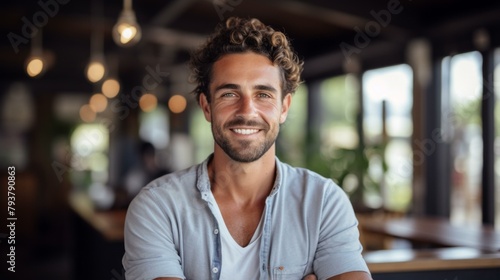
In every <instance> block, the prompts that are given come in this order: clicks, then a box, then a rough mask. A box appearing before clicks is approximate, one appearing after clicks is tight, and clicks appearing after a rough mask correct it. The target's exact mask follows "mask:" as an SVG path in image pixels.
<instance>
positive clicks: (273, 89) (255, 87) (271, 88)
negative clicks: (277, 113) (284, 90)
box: [254, 85, 278, 93]
mask: <svg viewBox="0 0 500 280" xmlns="http://www.w3.org/2000/svg"><path fill="white" fill-rule="evenodd" d="M254 89H258V90H266V91H270V92H272V93H277V92H278V90H277V89H275V88H274V87H272V86H268V85H256V86H254Z"/></svg>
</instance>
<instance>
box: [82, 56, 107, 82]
mask: <svg viewBox="0 0 500 280" xmlns="http://www.w3.org/2000/svg"><path fill="white" fill-rule="evenodd" d="M86 73H87V79H89V81H91V82H92V83H97V82H99V81H100V80H102V78H103V77H104V75H105V74H106V66H105V63H104V57H102V56H100V55H93V56H92V58H91V59H90V62H89V64H88V65H87V70H86Z"/></svg>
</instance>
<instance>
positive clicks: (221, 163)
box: [208, 148, 276, 207]
mask: <svg viewBox="0 0 500 280" xmlns="http://www.w3.org/2000/svg"><path fill="white" fill-rule="evenodd" d="M208 173H209V177H210V183H211V188H212V192H213V193H214V196H215V197H216V198H217V197H219V198H223V199H224V200H226V201H227V200H232V201H233V203H236V204H238V205H240V206H242V207H245V206H251V205H255V204H261V203H262V202H263V201H264V200H265V198H266V197H267V196H268V195H269V193H270V191H271V188H272V186H273V184H274V179H275V174H276V159H275V155H274V149H272V148H271V149H270V150H269V151H268V152H267V153H266V154H264V155H263V156H262V157H261V158H260V159H258V160H256V161H254V162H250V163H243V162H237V161H234V160H232V159H231V158H229V156H227V155H226V154H225V153H224V152H222V151H217V150H216V151H215V152H214V156H213V158H212V160H211V161H210V163H209V164H208Z"/></svg>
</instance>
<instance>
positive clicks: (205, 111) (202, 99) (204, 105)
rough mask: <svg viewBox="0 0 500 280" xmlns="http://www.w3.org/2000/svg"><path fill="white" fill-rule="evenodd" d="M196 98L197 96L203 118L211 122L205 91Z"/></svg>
mask: <svg viewBox="0 0 500 280" xmlns="http://www.w3.org/2000/svg"><path fill="white" fill-rule="evenodd" d="M198 98H199V100H198V102H199V103H200V107H201V110H202V111H203V114H204V115H205V119H206V120H207V122H212V114H211V113H210V103H209V102H208V100H207V96H206V95H205V93H201V94H200V97H198Z"/></svg>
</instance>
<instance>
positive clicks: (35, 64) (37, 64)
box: [26, 57, 43, 77]
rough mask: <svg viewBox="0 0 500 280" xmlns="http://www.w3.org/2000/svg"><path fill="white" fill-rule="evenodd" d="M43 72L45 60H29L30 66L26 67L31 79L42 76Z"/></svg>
mask: <svg viewBox="0 0 500 280" xmlns="http://www.w3.org/2000/svg"><path fill="white" fill-rule="evenodd" d="M42 71H43V60H42V59H41V58H38V57H33V58H31V59H30V60H29V62H28V65H27V66H26V73H28V75H29V76H30V77H36V76H38V75H40V73H42Z"/></svg>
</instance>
